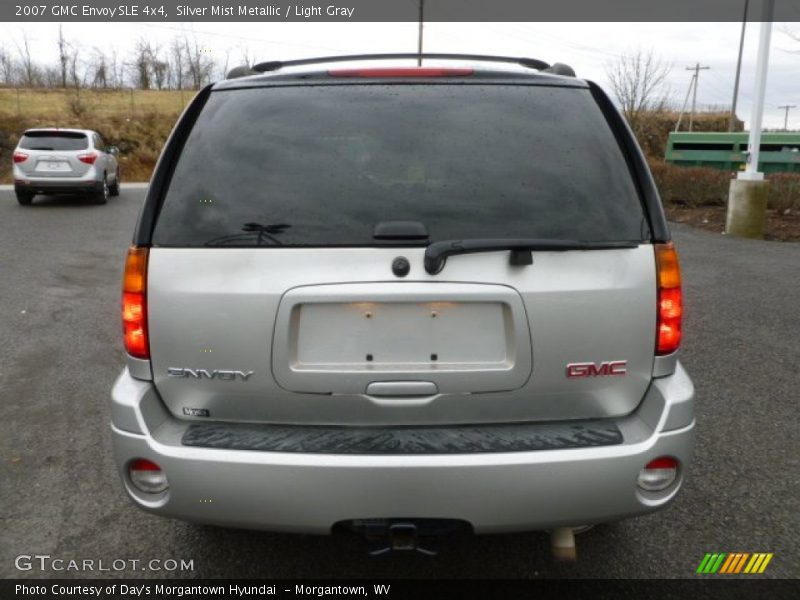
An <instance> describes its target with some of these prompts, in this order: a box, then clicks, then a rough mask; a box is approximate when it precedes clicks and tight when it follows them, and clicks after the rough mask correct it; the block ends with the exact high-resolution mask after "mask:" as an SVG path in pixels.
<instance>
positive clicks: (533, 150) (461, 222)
mask: <svg viewBox="0 0 800 600" xmlns="http://www.w3.org/2000/svg"><path fill="white" fill-rule="evenodd" d="M417 58H418V55H416V54H414V55H372V56H356V57H325V58H320V59H303V60H297V61H287V62H277V61H274V62H267V63H262V64H259V65H256V66H255V67H253V68H252V69H245V68H240V69H237V70H236V72H235V73H232V76H231V78H229V79H228V80H226V81H223V82H220V83H217V84H214V85H211V86H208V87H206V88H205V89H203V90H202V91H201V92H200V93H199V94H198V95H197V96H196V98H195V99H194V100H193V101H192V103H191V104H190V105H189V106H188V108H187V109H186V111H185V112H184V114H183V115H182V117H181V118H180V120H179V122H178V124H177V125H176V127H175V129H174V131H173V133H172V135H171V136H170V138H169V140H168V141H167V144H166V146H165V148H164V150H163V153H162V156H161V158H160V160H159V162H158V164H157V166H156V169H155V172H154V175H153V178H152V181H151V185H150V188H149V191H148V194H147V199H146V201H145V205H144V207H143V209H142V212H141V214H140V217H139V222H138V225H137V228H136V231H135V234H134V240H133V246H132V247H131V248H130V250H129V253H128V257H127V263H126V265H125V274H124V283H123V295H122V318H123V328H124V341H125V347H126V350H127V355H128V356H127V366H126V367H125V368H124V369H123V372H122V374H121V375H120V376H119V378H118V379H117V381H116V383H115V385H114V388H113V390H112V393H111V400H112V431H113V445H114V453H115V457H116V463H117V466H118V469H119V472H120V474H121V476H122V481H123V485H124V487H125V489H126V490H127V492H128V494H129V496H130V497H131V499H132V500H133V502H134V503H135V504H136V505H138V506H139V507H141V508H143V509H145V510H147V511H151V512H153V513H156V514H160V515H164V516H170V517H176V518H180V519H186V520H189V521H197V522H202V523H209V524H216V525H223V526H231V527H244V528H254V529H265V530H273V531H286V532H304V533H319V534H328V533H331V532H333V531H338V530H340V529H342V530H349V531H355V532H357V533H364V534H366V535H368V536H369V537H370V538H371V539H373V540H377V546H376V550H375V551H376V552H382V551H384V550H388V549H416V550H420V551H423V552H425V551H427V549H428V545H427V544H428V540H429V539H430V538H434V537H436V536H438V535H440V534H445V533H448V532H457V531H458V532H461V531H463V532H469V531H472V532H474V533H478V534H482V533H494V532H509V531H524V530H548V531H550V532H551V540H552V547H553V552H554V555H555V556H557V557H563V558H573V557H574V556H575V538H574V533H575V532H576V531H577V530H579V529H580V528H583V527H585V526H588V525H592V524H596V523H603V522H608V521H613V520H617V519H621V518H624V517H631V516H636V515H642V514H646V513H649V512H651V511H654V510H658V509H660V508H663V507H665V506H666V505H668V504H669V503H670V502H671V501H672V500H673V499H674V498H675V496H676V494H677V493H678V491H679V489H680V487H681V485H682V483H683V481H684V479H685V477H686V475H687V469H688V467H689V463H690V458H691V452H692V445H693V434H694V424H695V421H694V409H693V403H694V388H693V385H692V382H691V380H690V379H689V377H688V375H687V373H686V371H685V370H684V368H683V367H682V365H681V363H680V361H679V360H678V352H679V344H680V338H681V311H682V298H681V276H680V270H679V267H678V258H677V254H676V251H675V248H674V247H673V244H672V242H671V239H670V233H669V230H668V228H667V224H666V220H665V218H664V213H663V210H662V207H661V202H660V200H659V197H658V193H657V191H656V188H655V185H654V183H653V180H652V178H651V175H650V172H649V170H648V168H647V165H646V163H645V160H644V158H643V156H642V153H641V151H640V149H639V147H638V145H637V143H636V141H635V140H634V137H633V135H632V134H631V132H630V130H629V129H628V127H627V125H626V124H625V122H624V121H623V119H622V117H621V116H620V114H619V113H618V111H617V109H616V108H615V107H614V106H613V104H612V102H611V101H610V100H609V98H608V97H607V96H606V94H605V93H604V92H603V91H602V90H601V89H600V88H599V87H598V86H597V85H595V84H594V83H592V82H589V81H585V80H581V79H578V78H576V77H575V75H574V72H573V71H572V69H571V68H570V67H568V66H566V65H562V64H556V65H553V66H550V65H548V64H547V63H544V62H542V61H539V60H536V59H521V58H505V57H495V56H474V55H435V54H431V55H424V57H423V58H424V61H423V63H422V66H415V65H416V59H417ZM404 61H405V62H404ZM348 63H349V64H348ZM398 64H400V65H401V66H397V65H398ZM403 65H405V66H403Z"/></svg>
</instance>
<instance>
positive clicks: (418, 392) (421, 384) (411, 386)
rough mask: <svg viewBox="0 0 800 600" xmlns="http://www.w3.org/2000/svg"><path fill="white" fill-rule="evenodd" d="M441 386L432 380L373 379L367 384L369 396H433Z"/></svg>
mask: <svg viewBox="0 0 800 600" xmlns="http://www.w3.org/2000/svg"><path fill="white" fill-rule="evenodd" d="M438 392H439V388H437V387H436V384H435V383H434V382H432V381H373V382H372V383H370V384H369V385H368V386H367V391H366V393H367V395H368V396H388V397H395V398H396V397H398V396H433V395H434V394H437V393H438Z"/></svg>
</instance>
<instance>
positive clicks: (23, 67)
mask: <svg viewBox="0 0 800 600" xmlns="http://www.w3.org/2000/svg"><path fill="white" fill-rule="evenodd" d="M15 43H16V42H15ZM16 46H17V53H18V54H19V60H20V71H21V75H22V77H21V83H22V85H25V86H27V87H34V86H36V85H39V84H40V83H41V77H40V72H39V67H38V66H37V65H36V63H34V62H33V58H32V57H31V45H30V42H29V41H28V34H27V33H26V32H25V31H24V30H23V32H22V44H21V45H20V44H16Z"/></svg>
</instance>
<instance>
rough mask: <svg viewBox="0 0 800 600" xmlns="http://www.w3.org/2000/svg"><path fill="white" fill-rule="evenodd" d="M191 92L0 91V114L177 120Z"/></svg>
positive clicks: (3, 89)
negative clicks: (151, 116)
mask: <svg viewBox="0 0 800 600" xmlns="http://www.w3.org/2000/svg"><path fill="white" fill-rule="evenodd" d="M192 96H194V91H189V90H184V91H183V92H180V91H175V90H163V91H159V90H80V92H79V93H76V90H74V89H13V88H0V113H3V114H15V115H17V116H19V117H23V118H29V117H38V118H52V119H56V120H58V119H64V118H68V117H70V116H82V115H81V114H80V111H77V114H76V110H75V107H76V103H79V105H82V106H80V108H83V109H84V111H85V113H84V114H86V113H94V114H97V115H103V116H117V115H124V116H126V117H131V116H133V117H135V116H136V115H137V114H145V113H158V114H163V115H172V116H177V115H178V114H179V113H180V112H181V111H182V110H183V107H184V106H185V105H186V103H187V102H188V101H189V100H190V99H191V98H192Z"/></svg>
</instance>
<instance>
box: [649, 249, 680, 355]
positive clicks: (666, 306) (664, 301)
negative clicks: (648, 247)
mask: <svg viewBox="0 0 800 600" xmlns="http://www.w3.org/2000/svg"><path fill="white" fill-rule="evenodd" d="M655 252H656V277H657V282H658V306H657V309H658V320H657V324H656V354H658V355H664V354H671V353H673V352H675V351H676V350H677V349H678V347H679V346H680V344H681V319H682V316H683V298H682V292H681V270H680V266H679V265H678V253H677V252H676V251H675V247H674V246H673V244H672V242H667V243H666V244H656V245H655Z"/></svg>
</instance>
